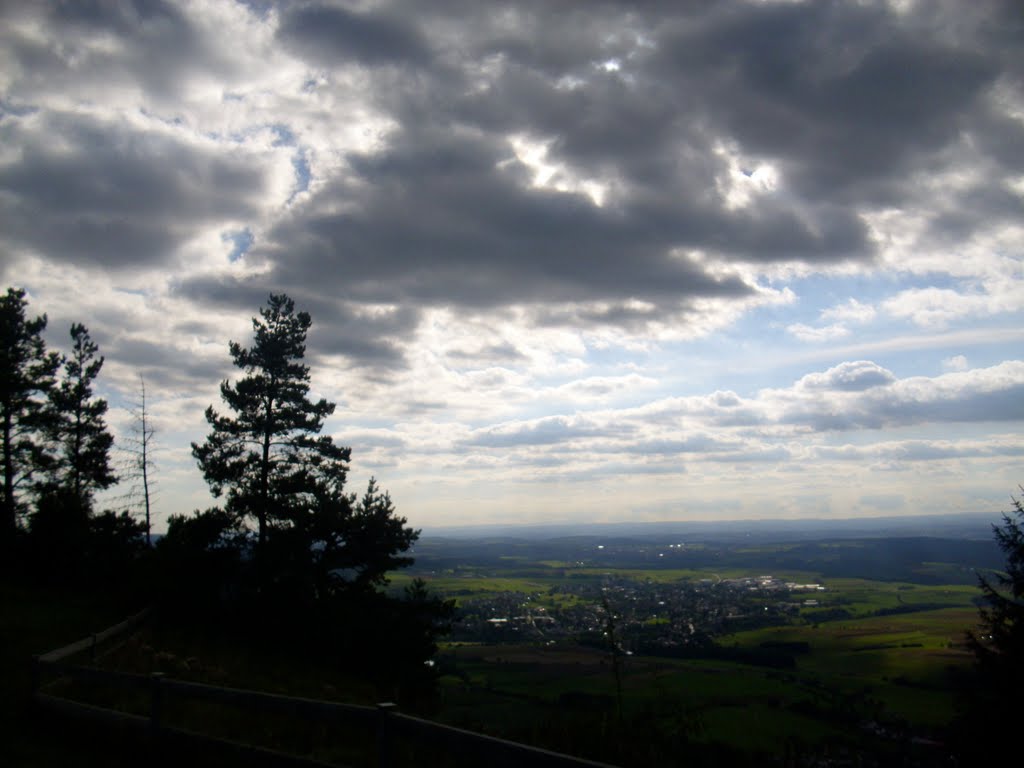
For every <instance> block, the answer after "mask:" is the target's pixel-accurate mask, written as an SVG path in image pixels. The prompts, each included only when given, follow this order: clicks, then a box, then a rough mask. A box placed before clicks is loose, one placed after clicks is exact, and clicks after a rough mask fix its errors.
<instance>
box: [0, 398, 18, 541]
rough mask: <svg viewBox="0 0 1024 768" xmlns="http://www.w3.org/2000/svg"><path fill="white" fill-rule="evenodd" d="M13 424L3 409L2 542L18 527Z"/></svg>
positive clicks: (0, 533) (12, 535)
mask: <svg viewBox="0 0 1024 768" xmlns="http://www.w3.org/2000/svg"><path fill="white" fill-rule="evenodd" d="M13 429H14V425H13V424H12V423H11V413H10V411H9V410H6V409H5V412H4V498H3V516H4V519H3V523H2V526H3V529H2V531H0V536H2V537H3V544H5V545H6V544H7V543H8V542H13V541H14V534H15V531H17V528H18V520H17V512H16V509H15V506H14V444H13V441H12V440H11V432H12V431H13Z"/></svg>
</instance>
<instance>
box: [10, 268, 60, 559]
mask: <svg viewBox="0 0 1024 768" xmlns="http://www.w3.org/2000/svg"><path fill="white" fill-rule="evenodd" d="M27 305H28V302H27V301H26V300H25V291H23V290H20V289H16V288H8V289H7V294H6V295H4V296H2V297H0V431H2V435H0V437H2V445H0V451H2V460H3V497H2V499H0V503H2V516H3V519H2V521H0V537H2V541H0V545H3V548H4V549H6V548H7V547H8V546H9V545H10V543H11V542H12V541H13V539H14V537H15V534H16V532H17V529H18V524H19V518H20V516H21V515H22V514H23V513H24V512H25V510H26V505H25V498H26V494H28V493H30V492H31V491H32V490H34V488H35V483H36V481H38V480H39V478H40V476H41V475H42V474H43V473H44V472H45V471H46V470H48V469H49V468H50V467H52V461H53V457H52V456H51V455H50V453H49V452H48V450H47V444H46V440H45V439H44V437H45V435H46V434H47V427H48V426H49V425H50V420H51V419H52V411H51V409H50V408H49V407H48V402H47V397H48V395H49V393H50V391H51V390H52V388H53V386H54V377H55V376H56V374H57V369H58V368H59V367H60V362H61V361H60V355H58V354H57V353H55V352H47V350H46V343H45V342H44V341H43V337H42V332H43V331H44V330H45V329H46V315H41V316H39V317H37V318H35V319H34V320H29V319H28V318H27V317H26V314H25V310H26V307H27Z"/></svg>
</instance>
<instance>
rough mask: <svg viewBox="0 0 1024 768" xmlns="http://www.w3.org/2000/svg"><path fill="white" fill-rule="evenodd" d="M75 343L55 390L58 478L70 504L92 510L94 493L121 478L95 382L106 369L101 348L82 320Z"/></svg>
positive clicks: (104, 404)
mask: <svg viewBox="0 0 1024 768" xmlns="http://www.w3.org/2000/svg"><path fill="white" fill-rule="evenodd" d="M71 341H72V346H71V354H70V355H69V356H68V357H67V359H66V360H65V362H64V376H63V378H62V380H61V382H60V385H59V386H57V387H55V388H53V389H51V391H50V401H51V403H52V406H53V410H54V414H55V418H54V420H53V423H52V425H51V429H53V431H54V437H55V439H56V443H57V445H58V463H57V466H56V472H55V476H54V481H53V482H54V485H55V486H56V487H58V488H61V489H63V490H64V491H65V492H66V496H67V498H68V499H69V501H70V502H71V503H74V504H76V505H77V506H79V507H80V508H81V509H83V510H85V511H86V512H89V511H91V509H92V497H93V494H94V493H95V492H96V491H97V490H102V489H104V488H109V487H110V486H111V485H113V484H114V483H115V482H117V477H116V476H115V475H114V472H113V470H112V469H111V466H110V449H111V447H112V446H113V444H114V437H113V435H111V434H110V432H109V431H107V425H106V423H105V422H104V420H103V417H104V416H105V415H106V413H107V401H106V400H103V399H102V398H97V397H93V382H94V381H95V380H96V377H97V376H98V375H99V372H100V369H101V368H103V358H102V357H97V356H96V353H97V352H98V351H99V349H98V347H97V346H96V344H95V342H93V340H92V339H91V338H90V336H89V331H88V329H86V327H85V326H84V325H82V324H80V323H74V324H73V325H72V326H71Z"/></svg>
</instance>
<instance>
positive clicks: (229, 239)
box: [221, 227, 256, 263]
mask: <svg viewBox="0 0 1024 768" xmlns="http://www.w3.org/2000/svg"><path fill="white" fill-rule="evenodd" d="M221 240H223V241H224V242H225V243H231V244H232V245H231V251H230V252H229V253H228V261H230V262H232V263H234V262H236V261H238V260H239V259H241V258H242V257H244V256H245V254H246V253H248V252H249V249H250V248H252V244H253V243H254V242H255V240H256V238H255V237H254V236H253V234H252V230H251V229H249V228H248V227H246V228H245V229H240V230H237V231H235V232H225V233H224V234H223V235H221Z"/></svg>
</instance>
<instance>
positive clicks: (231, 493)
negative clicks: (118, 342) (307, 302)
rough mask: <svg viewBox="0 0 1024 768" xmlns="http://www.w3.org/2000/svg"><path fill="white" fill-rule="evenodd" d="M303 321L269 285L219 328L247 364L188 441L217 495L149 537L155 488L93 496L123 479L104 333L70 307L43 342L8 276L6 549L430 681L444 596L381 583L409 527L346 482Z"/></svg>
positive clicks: (52, 567) (448, 609)
mask: <svg viewBox="0 0 1024 768" xmlns="http://www.w3.org/2000/svg"><path fill="white" fill-rule="evenodd" d="M311 324H312V320H311V318H310V316H309V314H308V313H306V312H300V311H297V310H296V308H295V303H294V301H293V300H292V299H290V298H289V297H288V296H286V295H284V294H271V295H270V298H269V301H268V303H267V305H266V306H265V307H263V308H261V309H260V313H259V316H258V317H254V318H253V321H252V334H253V335H252V342H251V344H249V345H248V346H244V345H243V344H241V343H239V342H235V341H231V342H230V343H229V344H228V351H229V353H230V356H231V358H232V361H233V363H234V365H235V366H236V367H237V368H238V369H240V374H239V375H238V376H237V377H236V379H235V380H233V381H232V380H225V381H223V382H222V383H221V385H220V395H221V400H222V404H223V405H222V407H221V409H220V410H218V409H217V408H215V407H214V406H213V405H211V406H210V407H209V408H208V409H207V410H206V414H205V415H206V421H207V423H208V425H209V434H208V435H207V437H206V439H205V440H204V441H202V442H197V443H193V444H192V454H193V456H194V457H195V459H196V462H197V464H198V467H199V469H200V471H201V472H202V474H203V477H204V478H205V479H206V481H207V483H208V484H209V486H210V489H211V491H212V493H213V495H214V497H216V498H219V499H222V500H223V503H222V504H221V505H220V506H218V507H211V508H209V509H207V510H202V511H200V510H196V511H195V512H193V513H192V514H190V515H172V516H171V517H170V518H169V520H168V526H167V531H166V533H165V534H164V535H163V536H161V537H159V540H158V541H157V543H156V545H155V546H150V545H149V544H148V541H149V533H150V531H149V514H148V503H147V510H146V516H145V522H141V521H137V520H136V519H135V517H133V516H132V515H131V514H129V513H127V512H123V513H121V514H115V513H113V512H109V511H104V512H98V511H97V510H96V509H95V506H96V494H97V492H98V491H101V490H103V489H106V488H109V487H111V486H112V485H114V484H115V483H116V482H117V480H118V478H117V475H116V474H115V472H114V470H113V468H112V464H111V450H112V447H113V444H114V440H113V437H112V435H111V433H110V431H109V429H108V427H107V425H106V422H105V415H106V413H107V408H108V406H107V403H106V401H105V400H103V399H102V398H100V397H97V396H96V394H95V391H94V385H95V382H96V378H97V376H98V375H99V374H100V371H101V369H102V367H103V362H104V360H103V357H102V356H100V355H99V350H98V347H97V345H96V344H95V342H93V341H92V339H91V338H90V336H89V332H88V330H87V329H86V328H85V326H84V325H81V324H79V323H75V324H73V325H72V326H71V344H70V350H69V352H68V353H67V354H62V353H60V352H57V351H51V350H48V349H47V347H46V343H45V342H44V340H43V332H44V331H45V329H46V326H47V318H46V315H40V316H37V317H34V318H30V317H29V313H28V303H27V300H26V298H25V292H24V291H23V290H21V289H17V288H9V289H8V291H7V294H6V296H5V297H3V299H2V300H0V344H2V349H0V408H2V412H0V417H2V421H3V425H2V428H3V446H2V450H3V468H4V495H3V516H4V519H3V534H2V535H3V542H2V556H3V558H4V562H5V564H6V565H12V564H19V565H20V566H23V567H26V568H28V569H29V570H31V571H33V572H34V573H36V574H37V575H41V576H43V577H45V578H47V579H49V580H50V581H57V582H59V583H62V584H64V585H70V584H82V583H89V584H91V585H92V586H96V577H97V576H99V575H100V574H102V575H103V576H104V577H105V579H106V580H105V581H104V582H103V587H104V588H109V587H110V586H112V585H124V584H126V583H132V584H135V585H140V584H141V585H145V589H146V590H148V592H149V596H150V597H152V598H153V599H154V600H156V601H157V602H158V604H159V605H160V606H161V608H162V610H163V613H164V614H165V615H166V616H170V617H173V619H174V621H176V622H178V623H179V624H184V625H189V624H195V625H202V626H203V627H204V628H209V627H210V626H211V624H212V625H216V626H217V627H218V628H220V629H222V630H223V631H226V632H234V633H237V634H239V635H240V636H244V637H245V638H247V640H252V639H254V638H259V639H260V641H261V642H264V643H271V644H275V643H276V644H277V645H279V646H280V645H281V644H282V643H283V644H285V645H288V646H289V647H291V646H296V650H301V651H304V652H308V651H313V652H317V653H321V654H323V653H327V652H328V651H329V653H330V654H331V655H333V656H335V657H341V656H343V655H346V654H349V655H350V654H353V653H355V654H360V655H361V656H363V657H365V658H368V659H369V658H371V657H372V658H374V659H377V660H380V661H382V660H383V659H385V658H386V659H388V660H389V661H388V663H386V664H385V663H383V662H382V663H381V664H379V665H377V667H376V669H377V671H378V672H386V674H384V675H383V677H385V678H388V679H390V680H391V682H392V683H394V682H396V680H397V679H398V677H400V678H401V679H402V680H403V683H404V684H405V685H406V687H407V688H408V686H409V684H410V683H416V681H419V683H425V682H426V681H427V678H429V674H428V672H427V671H428V670H429V667H427V666H425V665H424V663H423V662H424V661H425V660H426V659H427V658H429V656H430V655H432V653H433V651H434V650H435V648H436V646H435V643H434V641H435V639H436V637H437V636H438V635H439V634H441V633H443V632H444V631H446V627H447V625H448V622H449V620H450V618H451V614H452V610H453V608H452V605H451V604H450V603H448V602H445V601H441V600H439V599H437V598H435V597H433V596H431V595H429V594H428V593H427V591H426V589H425V587H424V585H423V583H422V582H419V581H414V582H413V584H412V585H411V586H410V587H409V588H407V589H406V591H405V594H404V596H403V598H402V599H395V598H393V597H390V596H389V595H387V594H386V593H385V592H384V591H383V590H382V589H381V587H382V586H383V585H385V584H386V583H387V574H388V572H390V571H393V570H395V569H398V568H402V567H404V566H407V565H409V564H411V563H412V557H411V556H410V555H409V554H408V553H409V551H410V550H411V548H412V546H413V544H414V542H415V541H416V540H417V538H418V537H419V531H417V530H415V529H413V528H411V527H410V526H408V524H407V520H406V519H405V518H404V517H400V516H399V515H398V514H397V512H396V509H395V506H394V504H393V502H392V500H391V497H390V495H389V494H388V493H387V492H386V491H384V490H382V489H381V488H380V487H379V486H378V485H377V482H376V480H375V479H371V480H370V481H369V484H368V486H367V488H366V490H365V492H364V493H363V494H362V495H359V496H357V495H356V494H353V493H349V492H348V491H347V489H346V480H347V474H348V470H349V462H350V459H351V449H350V448H348V447H343V446H340V445H337V444H336V443H335V442H334V440H333V438H332V437H331V436H329V435H325V434H322V432H323V427H324V423H325V421H326V419H327V418H328V417H329V416H330V415H331V414H332V413H333V412H334V409H335V404H334V403H331V402H328V401H327V400H326V399H324V398H320V399H319V400H313V399H311V398H310V369H309V367H308V366H307V365H305V364H304V362H303V360H304V357H305V351H306V336H307V333H308V331H309V328H310V326H311ZM147 429H148V427H147V425H146V423H145V422H144V423H143V426H142V430H143V434H142V437H143V438H144V439H148V433H147V432H146V430H147ZM144 447H145V443H144V444H143V448H144ZM143 456H144V454H143ZM143 461H145V458H143ZM146 469H147V467H143V471H145V470H146ZM356 627H358V631H353V630H354V628H356ZM398 660H400V663H396V661H398ZM414 687H415V686H414Z"/></svg>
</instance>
